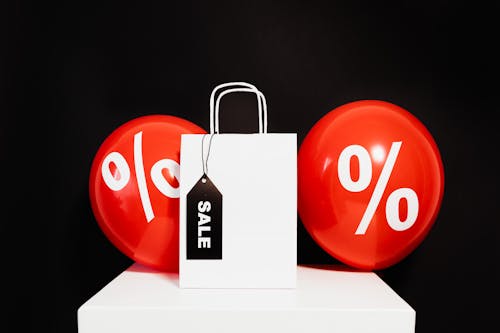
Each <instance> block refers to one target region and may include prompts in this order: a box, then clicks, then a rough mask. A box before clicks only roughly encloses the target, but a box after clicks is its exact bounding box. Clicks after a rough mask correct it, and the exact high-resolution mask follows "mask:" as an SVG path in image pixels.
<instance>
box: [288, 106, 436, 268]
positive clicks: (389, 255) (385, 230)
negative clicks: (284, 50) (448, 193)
mask: <svg viewBox="0 0 500 333" xmlns="http://www.w3.org/2000/svg"><path fill="white" fill-rule="evenodd" d="M297 162H298V176H299V177H298V211H299V216H300V218H301V221H302V223H303V225H304V227H305V228H306V230H307V231H308V232H309V234H310V235H311V237H312V238H313V239H314V240H315V241H316V243H317V244H318V245H319V246H320V247H321V248H322V249H324V250H325V251H326V252H327V253H329V254H330V255H331V256H332V257H334V258H336V259H338V260H339V261H341V262H343V263H345V264H347V265H349V266H352V267H355V268H359V269H362V270H379V269H384V268H387V267H389V266H391V265H394V264H396V263H397V262H399V261H401V260H402V259H403V258H405V257H406V256H407V255H408V254H410V253H411V252H412V251H413V250H414V249H415V248H416V247H417V246H418V245H419V244H420V243H421V242H422V241H423V239H424V238H425V237H426V236H427V234H428V233H429V231H430V229H431V228H432V225H433V224H434V221H435V220H436V218H437V215H438V212H439V208H440V206H441V201H442V197H443V191H444V171H443V165H442V161H441V155H440V152H439V149H438V147H437V145H436V143H435V141H434V139H433V137H432V136H431V134H430V133H429V131H428V130H427V129H426V127H425V126H424V125H423V124H422V123H421V122H420V121H419V120H418V119H417V118H416V117H415V116H413V115H412V114H411V113H409V112H408V111H406V110H405V109H403V108H401V107H399V106H397V105H394V104H391V103H388V102H384V101H377V100H363V101H356V102H352V103H348V104H345V105H343V106H340V107H338V108H336V109H334V110H332V111H330V112H329V113H328V114H326V115H325V116H324V117H322V118H321V119H320V120H319V121H318V122H317V123H316V124H315V125H314V126H313V127H312V128H311V130H310V131H309V132H308V133H307V135H306V137H305V139H304V140H303V142H302V144H301V146H300V148H299V153H298V157H297Z"/></svg>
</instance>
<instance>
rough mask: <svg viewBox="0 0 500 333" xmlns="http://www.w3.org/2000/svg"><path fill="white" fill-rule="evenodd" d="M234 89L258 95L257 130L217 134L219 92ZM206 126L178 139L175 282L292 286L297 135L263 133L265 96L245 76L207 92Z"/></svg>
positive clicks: (191, 285) (185, 285) (187, 284)
mask: <svg viewBox="0 0 500 333" xmlns="http://www.w3.org/2000/svg"><path fill="white" fill-rule="evenodd" d="M228 87H232V88H231V89H226V90H224V91H222V92H221V93H220V94H219V95H218V97H217V100H216V102H215V105H214V100H215V99H214V98H215V95H216V92H217V91H218V90H219V89H222V88H228ZM234 87H236V88H234ZM235 92H250V93H255V94H256V95H257V98H258V102H259V103H258V111H259V133H252V134H233V133H231V134H219V121H218V119H219V104H220V100H221V97H222V96H224V95H225V94H228V93H235ZM226 112H238V110H232V111H226ZM210 132H211V133H210V134H183V135H182V138H181V152H180V216H179V217H180V219H179V220H180V242H179V243H180V249H179V250H180V251H179V254H180V258H179V286H180V287H181V288H295V287H296V268H297V136H296V133H267V106H266V100H265V98H264V95H263V94H262V93H261V92H260V91H259V90H257V89H256V88H255V87H254V86H253V85H250V84H248V83H245V82H236V83H226V84H222V85H220V86H217V87H216V88H215V89H214V90H213V92H212V95H211V98H210Z"/></svg>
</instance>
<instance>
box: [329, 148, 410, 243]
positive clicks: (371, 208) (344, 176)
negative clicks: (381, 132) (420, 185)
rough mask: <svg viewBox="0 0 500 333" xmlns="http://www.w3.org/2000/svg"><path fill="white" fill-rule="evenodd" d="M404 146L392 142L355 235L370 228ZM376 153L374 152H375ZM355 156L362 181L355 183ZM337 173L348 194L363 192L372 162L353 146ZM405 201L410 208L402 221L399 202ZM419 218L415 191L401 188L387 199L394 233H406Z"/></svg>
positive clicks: (387, 213)
mask: <svg viewBox="0 0 500 333" xmlns="http://www.w3.org/2000/svg"><path fill="white" fill-rule="evenodd" d="M401 145H402V142H401V141H397V142H393V143H392V145H391V149H390V151H389V154H388V155H387V158H386V160H385V163H384V166H383V168H382V172H381V173H380V176H379V178H378V180H377V183H376V185H375V189H374V190H373V193H372V195H371V197H370V200H369V202H368V206H367V207H366V210H365V212H364V214H363V217H362V218H361V221H360V222H359V225H358V228H357V229H356V232H355V234H356V235H364V234H365V233H366V229H367V228H368V226H369V224H370V222H371V220H372V218H373V215H374V214H375V211H376V210H377V207H378V205H379V203H380V200H381V199H382V195H383V194H384V191H385V188H386V186H387V183H388V182H389V177H390V176H391V173H392V169H393V168H394V164H395V163H396V158H397V156H398V154H399V150H400V149H401ZM372 153H373V152H372ZM353 156H356V157H357V159H358V163H359V177H358V178H357V179H356V180H353V179H352V177H351V168H350V164H351V158H352V157H353ZM337 173H338V177H339V180H340V183H341V184H342V187H344V188H345V189H346V190H348V191H349V192H361V191H364V190H365V189H366V188H367V187H368V185H370V183H371V180H372V173H373V168H372V161H371V157H370V154H369V153H368V151H367V150H366V148H365V147H363V146H360V145H350V146H347V147H346V148H344V150H342V152H341V153H340V156H339V160H338V167H337ZM403 198H404V199H406V203H407V206H408V209H407V215H406V219H405V220H403V221H401V219H400V216H399V202H400V200H401V199H403ZM417 216H418V197H417V194H416V193H415V191H414V190H413V189H411V188H407V187H402V188H399V189H397V190H395V191H393V192H392V193H391V194H390V195H389V197H388V198H387V202H386V205H385V217H386V220H387V223H388V224H389V226H390V227H391V228H392V229H393V230H395V231H404V230H407V229H409V228H411V226H412V225H413V224H414V223H415V221H416V220H417Z"/></svg>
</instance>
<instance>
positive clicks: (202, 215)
mask: <svg viewBox="0 0 500 333" xmlns="http://www.w3.org/2000/svg"><path fill="white" fill-rule="evenodd" d="M186 209H187V212H186V223H187V225H186V238H187V239H186V246H187V249H186V254H187V259H222V194H221V193H220V192H219V190H218V189H217V187H215V185H214V184H213V183H212V181H211V180H210V179H209V178H208V176H207V175H206V174H204V175H203V176H202V177H201V178H200V180H198V182H197V183H196V184H195V185H194V186H193V188H192V189H191V191H189V193H188V194H187V197H186Z"/></svg>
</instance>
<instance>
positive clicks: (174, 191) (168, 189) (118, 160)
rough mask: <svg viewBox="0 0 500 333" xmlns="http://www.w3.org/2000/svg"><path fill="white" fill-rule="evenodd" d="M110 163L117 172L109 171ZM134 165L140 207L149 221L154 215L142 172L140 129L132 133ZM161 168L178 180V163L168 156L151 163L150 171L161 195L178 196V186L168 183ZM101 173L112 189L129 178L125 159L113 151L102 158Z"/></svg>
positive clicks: (119, 188) (121, 186) (128, 169)
mask: <svg viewBox="0 0 500 333" xmlns="http://www.w3.org/2000/svg"><path fill="white" fill-rule="evenodd" d="M111 163H113V164H114V165H115V166H116V171H117V172H118V173H116V172H115V173H114V174H113V173H112V172H111V169H110V165H111ZM134 166H135V177H136V178H137V186H138V187H139V196H140V198H141V203H142V208H143V210H144V214H145V216H146V220H147V221H148V223H149V222H151V220H153V219H154V217H155V215H154V212H153V207H152V206H151V199H150V197H149V191H148V186H147V183H146V176H145V173H144V162H143V160H142V131H141V132H138V133H136V134H135V135H134ZM163 169H168V170H169V171H170V173H171V174H172V175H173V176H174V177H175V178H176V179H177V181H179V178H180V171H179V170H180V166H179V163H177V162H176V161H174V160H171V159H168V158H166V159H162V160H159V161H157V162H156V163H155V164H154V165H153V167H152V168H151V172H150V175H151V180H152V181H153V183H154V184H155V186H156V188H157V189H158V190H159V191H160V192H161V193H162V194H163V195H165V196H167V197H170V198H178V197H179V187H173V186H172V185H170V183H169V182H168V181H167V180H166V179H165V178H164V177H163V175H162V170H163ZM101 174H102V178H103V179H104V182H105V183H106V185H107V186H108V187H109V188H110V189H111V190H112V191H120V190H121V189H123V188H124V187H125V186H126V185H127V184H128V182H129V180H130V167H129V166H128V163H127V160H126V159H125V157H123V155H122V154H120V153H119V152H116V151H113V152H111V153H109V154H108V155H107V156H106V157H105V158H104V161H103V162H102V166H101Z"/></svg>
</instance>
